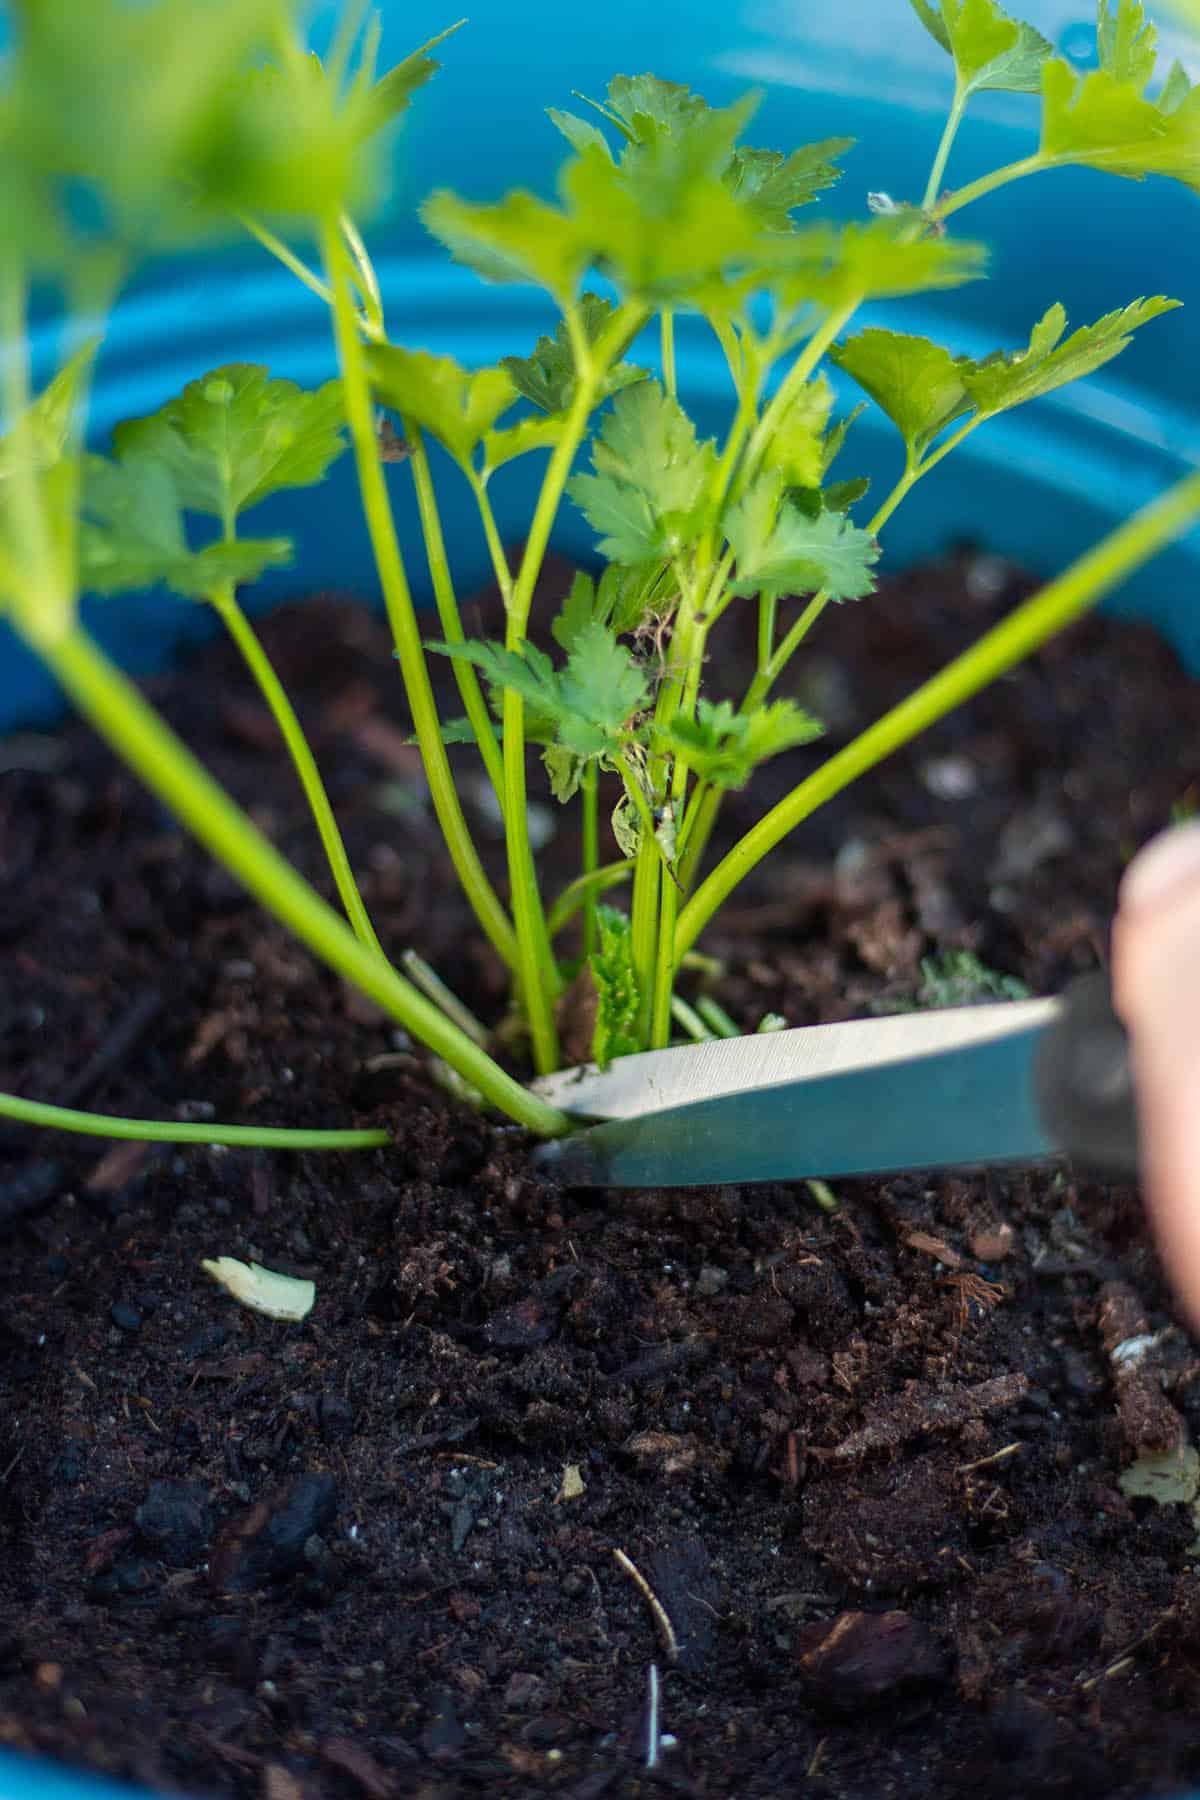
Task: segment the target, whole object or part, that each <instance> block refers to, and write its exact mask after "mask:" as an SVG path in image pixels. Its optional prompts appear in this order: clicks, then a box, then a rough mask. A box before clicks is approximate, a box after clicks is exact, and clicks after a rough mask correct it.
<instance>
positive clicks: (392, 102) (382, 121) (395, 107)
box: [359, 20, 462, 136]
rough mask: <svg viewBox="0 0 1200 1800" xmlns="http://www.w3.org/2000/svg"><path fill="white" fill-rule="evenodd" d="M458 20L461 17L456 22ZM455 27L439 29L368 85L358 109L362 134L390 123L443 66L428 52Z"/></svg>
mask: <svg viewBox="0 0 1200 1800" xmlns="http://www.w3.org/2000/svg"><path fill="white" fill-rule="evenodd" d="M461 23H462V21H461V20H460V21H459V24H461ZM458 29H459V26H458V25H451V26H450V28H449V30H447V31H441V32H439V33H438V35H437V36H436V37H434V38H430V40H429V42H428V43H426V44H422V45H421V48H420V49H419V50H414V51H413V52H412V54H411V55H410V56H406V57H405V58H404V60H403V62H398V63H396V65H395V66H394V68H391V69H389V70H388V72H387V74H386V75H381V76H380V78H379V80H378V81H376V82H375V83H374V85H373V86H371V87H370V89H369V91H368V94H367V97H366V100H365V101H364V103H363V104H362V105H361V106H360V109H359V120H360V126H361V129H362V131H363V133H364V135H366V136H373V135H374V134H375V132H377V131H379V130H381V129H382V128H383V127H384V126H385V125H390V124H391V123H392V121H393V120H394V119H396V118H397V117H398V116H399V115H400V114H401V113H402V112H407V110H408V108H409V106H410V105H411V104H412V97H413V95H414V94H415V93H416V92H417V90H418V88H422V87H424V86H425V83H426V82H427V81H431V80H432V79H433V77H434V76H435V75H436V74H437V72H438V70H439V69H440V68H441V66H442V65H441V64H440V63H439V62H435V61H434V59H433V57H432V56H430V55H429V54H428V52H429V51H430V50H432V49H433V48H434V46H435V45H437V44H441V43H444V42H445V40H446V39H447V38H448V37H450V36H451V35H452V34H453V33H454V32H456V31H457V30H458Z"/></svg>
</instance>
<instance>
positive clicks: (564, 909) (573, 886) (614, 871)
mask: <svg viewBox="0 0 1200 1800" xmlns="http://www.w3.org/2000/svg"><path fill="white" fill-rule="evenodd" d="M630 873H631V871H630V866H629V864H628V863H627V862H619V863H604V864H602V865H601V867H600V868H598V869H593V871H592V872H591V874H590V875H577V876H576V877H575V879H574V881H569V882H568V883H567V885H566V887H565V888H564V889H563V891H562V893H561V894H560V895H559V896H558V899H557V900H556V901H555V902H554V905H553V906H552V907H551V908H550V911H549V912H548V913H547V915H546V929H547V931H549V933H550V936H551V937H552V938H553V937H557V936H558V934H559V932H560V931H561V930H562V929H563V927H564V925H569V924H570V923H571V920H572V919H573V918H574V917H575V914H576V913H577V912H579V911H580V910H581V909H582V907H583V906H584V905H585V903H586V901H587V897H588V895H589V894H594V895H596V896H597V898H598V897H599V896H600V895H601V894H605V893H607V892H608V890H609V888H613V887H620V885H621V883H622V882H623V881H628V880H629V876H630Z"/></svg>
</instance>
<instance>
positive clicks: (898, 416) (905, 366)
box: [830, 295, 1178, 461]
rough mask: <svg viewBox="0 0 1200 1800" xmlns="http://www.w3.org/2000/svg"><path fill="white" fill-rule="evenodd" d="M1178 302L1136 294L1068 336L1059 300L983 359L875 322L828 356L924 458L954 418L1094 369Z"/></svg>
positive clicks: (1031, 396)
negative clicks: (1014, 342) (1017, 341)
mask: <svg viewBox="0 0 1200 1800" xmlns="http://www.w3.org/2000/svg"><path fill="white" fill-rule="evenodd" d="M1176 305H1178V302H1177V301H1174V300H1167V299H1165V298H1163V296H1161V295H1157V296H1155V297H1154V298H1152V299H1149V300H1135V301H1133V302H1132V303H1131V304H1130V305H1129V306H1126V307H1122V308H1121V309H1120V310H1119V311H1117V312H1111V313H1106V314H1105V315H1104V317H1103V318H1102V319H1097V320H1096V322H1095V323H1094V324H1092V325H1083V326H1081V327H1080V329H1079V330H1078V331H1075V332H1073V333H1072V334H1071V336H1070V337H1069V338H1067V339H1066V341H1065V342H1062V341H1061V340H1062V334H1063V332H1064V331H1065V329H1066V323H1067V315H1066V313H1065V312H1064V311H1063V309H1062V307H1061V306H1058V305H1055V306H1052V307H1051V308H1050V309H1049V311H1048V312H1046V313H1045V314H1044V315H1043V317H1042V318H1041V319H1039V320H1038V322H1037V324H1036V325H1035V326H1034V327H1033V330H1032V332H1031V333H1030V336H1029V343H1028V345H1027V346H1026V347H1025V348H1024V349H1022V350H1015V351H1011V352H1005V351H1000V350H998V351H996V352H995V353H994V354H993V355H992V356H988V357H985V358H983V359H982V360H980V361H978V362H976V361H973V360H972V359H971V358H970V357H968V356H955V355H953V354H952V352H951V351H949V350H946V349H943V348H942V346H941V345H940V344H934V343H932V342H931V341H930V340H929V339H928V338H924V337H914V336H911V335H909V334H908V333H905V332H899V331H884V330H882V329H880V328H879V327H877V326H870V327H868V328H867V329H866V330H865V331H860V332H859V333H857V335H856V336H854V337H851V338H848V339H847V340H846V342H845V343H844V344H841V345H838V346H835V347H834V348H833V349H832V350H831V351H830V359H831V360H832V361H833V362H835V363H836V364H837V365H838V367H839V368H841V369H844V370H845V371H846V373H847V374H848V375H852V376H853V377H854V379H855V381H857V382H858V384H859V386H860V387H862V388H863V389H865V391H866V392H867V393H868V394H870V396H871V398H872V399H873V400H875V401H877V402H878V404H879V405H880V406H881V407H882V408H883V410H884V412H885V413H887V415H888V417H889V418H890V419H891V420H892V422H893V424H894V425H895V426H896V427H897V429H898V430H899V432H900V435H901V436H902V437H903V439H904V442H905V445H906V448H907V450H908V452H909V455H910V457H911V458H912V459H913V460H914V461H919V460H920V458H921V457H923V456H924V455H925V453H926V452H927V451H928V450H929V448H930V446H931V445H932V444H933V442H934V440H935V439H936V438H937V437H938V436H939V435H940V433H941V432H942V431H943V430H944V429H945V428H946V427H947V426H948V425H950V424H953V423H954V422H955V421H956V420H958V419H961V418H963V417H964V416H966V415H969V414H971V413H975V414H976V415H977V416H978V418H979V419H980V420H982V419H987V418H991V417H993V416H994V415H995V414H996V413H1001V412H1007V411H1008V410H1009V409H1010V408H1011V407H1014V406H1020V405H1022V404H1023V403H1024V402H1025V401H1026V400H1036V399H1037V398H1039V396H1041V395H1043V394H1048V393H1051V392H1052V391H1053V390H1054V389H1055V388H1058V387H1062V386H1063V385H1064V384H1065V383H1066V382H1069V381H1077V380H1078V379H1079V378H1080V377H1081V376H1083V375H1090V374H1092V373H1093V372H1094V371H1095V370H1096V369H1099V368H1101V367H1103V365H1104V364H1105V363H1106V362H1109V361H1111V360H1112V358H1113V357H1114V356H1117V355H1119V354H1120V352H1121V351H1122V350H1123V349H1124V348H1125V346H1126V344H1128V342H1129V339H1130V335H1131V334H1132V333H1133V332H1134V331H1136V330H1137V329H1138V327H1139V326H1141V325H1145V324H1147V323H1148V322H1149V321H1150V320H1151V319H1156V318H1158V317H1159V315H1160V314H1162V313H1164V312H1169V311H1171V309H1172V308H1173V307H1175V306H1176Z"/></svg>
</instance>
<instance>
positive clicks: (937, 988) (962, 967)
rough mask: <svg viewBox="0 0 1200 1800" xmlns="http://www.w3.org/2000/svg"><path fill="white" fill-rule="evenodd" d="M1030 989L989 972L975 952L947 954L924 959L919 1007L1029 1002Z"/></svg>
mask: <svg viewBox="0 0 1200 1800" xmlns="http://www.w3.org/2000/svg"><path fill="white" fill-rule="evenodd" d="M1028 998H1029V989H1028V988H1027V987H1026V985H1025V983H1024V982H1023V981H1018V979H1017V977H1016V976H1015V975H1002V974H1000V972H999V971H998V970H996V969H989V968H988V966H987V964H986V963H984V962H981V961H980V960H979V958H978V957H977V956H976V955H975V953H974V951H973V950H944V951H942V952H941V954H940V955H938V956H923V957H922V958H921V985H920V987H919V988H918V989H917V998H916V1004H917V1006H918V1007H939V1006H976V1005H978V1004H979V1003H980V1001H983V1000H1028Z"/></svg>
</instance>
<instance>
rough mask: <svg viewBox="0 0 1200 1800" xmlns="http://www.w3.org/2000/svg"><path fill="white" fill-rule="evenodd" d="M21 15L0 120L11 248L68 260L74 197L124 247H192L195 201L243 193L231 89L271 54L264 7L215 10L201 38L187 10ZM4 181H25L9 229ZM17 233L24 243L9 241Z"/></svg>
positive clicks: (31, 9) (117, 4)
mask: <svg viewBox="0 0 1200 1800" xmlns="http://www.w3.org/2000/svg"><path fill="white" fill-rule="evenodd" d="M20 10H21V18H20V27H19V30H18V31H17V33H16V34H15V47H14V51H13V53H12V56H11V60H10V65H9V69H8V71H7V73H8V76H9V80H8V83H7V86H6V92H5V94H4V97H3V103H2V111H0V144H3V146H4V150H3V151H0V172H2V173H3V174H4V176H5V177H6V180H5V190H6V205H5V240H6V245H7V247H8V248H9V249H10V250H12V249H14V248H15V249H17V250H18V251H22V250H23V251H24V252H25V253H27V254H32V255H33V256H34V257H35V258H36V259H38V260H40V259H41V256H42V255H45V254H47V253H52V254H55V255H56V259H57V256H66V255H67V254H68V253H69V251H70V249H71V247H72V246H77V245H78V242H79V239H80V236H81V235H83V236H85V237H86V235H87V233H86V231H85V232H83V233H81V231H80V227H79V224H78V222H77V209H76V210H74V211H73V210H72V207H71V205H70V204H69V202H70V200H71V199H72V198H75V199H76V201H77V200H78V197H79V196H80V195H81V194H86V196H87V197H88V200H89V202H90V210H91V214H92V216H93V217H98V218H99V219H100V220H101V221H102V229H103V230H104V231H105V232H106V233H107V234H108V235H109V236H110V237H112V238H116V239H118V240H119V241H120V242H121V243H122V244H123V245H124V246H129V245H130V244H134V243H139V244H140V243H146V242H150V243H159V242H164V241H167V242H169V241H171V240H172V239H174V238H176V237H177V236H179V235H180V234H181V232H190V233H192V234H194V232H195V229H196V223H197V212H196V198H197V196H198V195H202V196H203V198H204V199H205V200H206V201H209V202H211V203H213V204H220V203H221V202H223V201H224V200H225V199H226V198H228V195H229V193H230V191H231V189H232V188H234V187H236V186H237V185H239V183H240V180H241V176H240V174H239V172H238V171H237V170H236V169H235V168H234V167H233V166H232V165H231V163H230V162H229V160H228V158H227V146H228V144H229V142H230V139H231V137H232V138H234V139H236V140H238V141H241V142H244V141H245V139H246V135H247V132H248V130H249V126H250V119H249V111H248V108H247V107H246V104H245V98H244V94H243V93H242V92H241V90H240V88H239V82H240V79H241V77H242V73H243V71H245V70H246V69H247V67H248V65H249V62H250V60H251V59H252V58H254V57H255V56H257V55H259V54H261V53H262V52H263V51H264V50H266V49H267V48H268V47H269V41H270V32H271V27H272V20H273V17H274V16H275V14H276V7H275V6H274V4H273V3H272V0H210V4H209V5H207V6H206V7H205V14H204V28H203V30H197V29H196V24H197V21H196V12H195V7H194V5H192V4H191V0H158V4H156V5H153V6H146V5H142V6H130V5H128V4H123V3H122V0H89V3H88V5H86V6H78V5H76V4H74V0H37V4H36V5H35V4H26V5H24V6H22V7H21V9H20ZM184 44H186V46H187V54H186V55H184V54H181V53H180V46H181V45H184ZM148 96H152V103H148ZM263 143H264V149H265V148H266V140H265V138H264V140H263ZM10 170H13V171H14V172H16V170H19V176H18V181H17V186H16V193H17V198H18V205H17V206H16V207H15V208H14V209H13V214H12V215H11V216H10V214H9V209H8V203H7V193H8V181H7V177H8V175H9V172H10ZM185 188H186V189H188V190H190V192H191V194H192V199H191V201H190V202H189V203H188V204H187V205H185V204H184V200H183V195H184V191H185ZM22 221H24V223H25V224H26V226H27V227H28V228H29V231H30V236H29V237H28V238H25V239H24V241H22V238H21V237H18V238H16V240H15V241H14V238H13V235H12V233H13V230H14V229H19V227H20V225H21V224H22Z"/></svg>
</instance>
